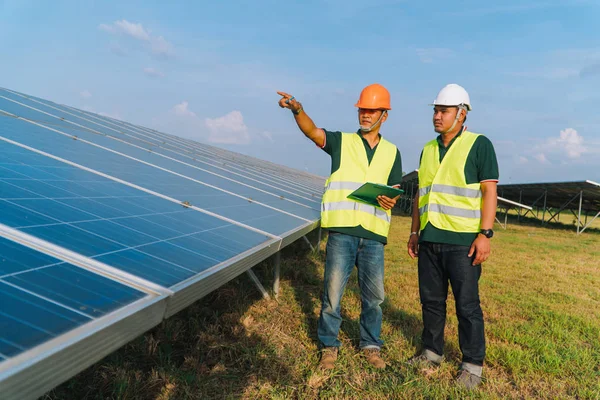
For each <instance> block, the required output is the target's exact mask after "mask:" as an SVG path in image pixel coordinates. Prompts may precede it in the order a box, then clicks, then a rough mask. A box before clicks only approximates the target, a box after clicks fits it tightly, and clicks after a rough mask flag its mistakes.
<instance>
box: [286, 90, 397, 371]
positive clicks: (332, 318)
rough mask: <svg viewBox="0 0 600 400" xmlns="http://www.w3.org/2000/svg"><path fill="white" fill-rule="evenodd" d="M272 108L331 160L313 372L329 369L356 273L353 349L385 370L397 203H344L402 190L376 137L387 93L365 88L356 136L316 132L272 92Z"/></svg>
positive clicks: (385, 146) (389, 154) (386, 148)
mask: <svg viewBox="0 0 600 400" xmlns="http://www.w3.org/2000/svg"><path fill="white" fill-rule="evenodd" d="M277 93H278V94H279V95H280V96H281V99H280V100H279V106H280V107H282V108H288V109H290V110H291V111H292V113H293V115H294V119H295V120H296V124H297V125H298V127H299V128H300V130H301V131H302V132H303V133H304V135H306V137H307V138H309V139H310V140H312V141H313V142H314V143H315V144H316V145H317V146H319V147H320V148H322V149H323V150H324V151H325V152H326V153H327V154H329V155H330V156H331V176H330V177H329V179H327V182H326V190H325V193H324V194H323V201H322V203H321V226H322V227H323V228H327V229H328V230H329V236H328V238H327V252H326V260H325V276H324V285H323V286H324V288H323V297H322V306H321V313H320V316H319V323H318V328H317V336H318V338H319V345H320V347H321V360H320V364H319V365H320V367H321V368H323V369H326V370H330V369H333V368H334V367H335V362H336V360H337V357H338V349H339V347H340V345H341V342H340V340H339V339H338V333H339V330H340V326H341V324H342V316H341V314H340V302H341V299H342V295H343V294H344V288H345V286H346V283H347V282H348V278H349V277H350V274H351V273H352V270H353V269H354V267H355V266H356V267H357V269H358V285H359V287H360V298H361V313H360V343H359V346H360V348H361V353H362V354H363V355H364V356H365V358H366V361H367V362H368V363H369V364H371V365H372V366H373V367H375V368H377V369H383V368H385V366H386V363H385V361H384V360H383V359H382V358H381V356H380V349H381V346H382V345H383V341H382V340H381V338H380V336H381V322H382V310H381V306H380V305H381V303H382V302H383V300H384V297H385V293H384V286H383V275H384V259H383V254H384V251H383V249H384V246H385V244H386V243H387V236H388V232H389V228H390V223H391V220H392V213H391V209H392V208H393V207H394V205H395V204H396V201H397V200H398V197H399V196H398V197H395V198H390V197H387V196H379V197H378V198H377V201H378V203H379V206H375V205H370V204H366V203H359V202H357V201H355V200H352V199H351V198H348V195H349V194H350V193H352V192H353V191H354V190H355V189H358V188H359V187H360V186H362V184H364V183H365V182H367V181H369V182H374V183H379V184H384V185H389V186H395V185H399V184H400V183H401V182H402V160H401V158H400V151H399V150H398V148H397V147H396V146H395V145H394V144H392V143H391V142H389V141H387V140H386V139H385V138H383V137H382V135H381V134H380V129H381V126H382V124H383V123H384V122H385V121H386V120H387V117H388V112H389V111H390V110H391V109H392V108H391V104H390V93H389V91H388V90H387V89H386V88H385V87H383V86H382V85H379V84H376V83H375V84H372V85H369V86H367V87H365V88H364V89H363V90H362V92H361V94H360V97H359V99H358V102H357V103H356V105H355V106H356V108H357V109H358V121H359V123H360V129H358V130H357V131H356V132H350V133H343V132H339V131H333V132H331V131H326V130H324V129H320V128H318V127H317V126H316V125H315V124H314V122H313V121H312V119H311V118H310V117H309V116H308V115H307V114H306V112H305V111H304V109H303V107H302V104H300V102H298V100H296V99H295V97H294V96H292V95H290V94H287V93H285V92H277Z"/></svg>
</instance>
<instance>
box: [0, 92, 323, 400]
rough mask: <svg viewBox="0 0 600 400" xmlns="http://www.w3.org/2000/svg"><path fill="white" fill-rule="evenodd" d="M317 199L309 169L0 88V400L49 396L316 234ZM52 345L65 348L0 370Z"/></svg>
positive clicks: (318, 184)
mask: <svg viewBox="0 0 600 400" xmlns="http://www.w3.org/2000/svg"><path fill="white" fill-rule="evenodd" d="M19 103H21V104H19ZM46 113H47V114H46ZM71 163H73V164H76V165H72V164H71ZM322 192H323V179H320V178H319V177H315V176H313V175H310V174H307V173H304V172H302V171H297V170H293V169H290V168H287V167H283V166H279V165H276V164H272V163H270V162H266V161H261V160H257V159H254V158H252V157H248V156H244V155H241V154H237V153H233V152H229V151H226V150H223V149H219V148H216V147H212V146H209V145H205V144H200V143H197V142H194V141H191V140H188V139H182V138H179V137H176V136H172V135H168V134H164V133H161V132H157V131H153V130H151V129H148V128H144V127H141V126H135V125H132V124H129V123H126V122H122V121H117V120H114V119H112V118H108V117H104V116H99V115H95V114H92V113H89V112H85V111H81V110H77V109H73V108H70V107H67V106H62V105H58V104H56V103H52V102H49V101H47V100H43V99H38V98H35V97H31V96H26V95H22V94H19V93H16V92H12V91H9V90H5V89H2V88H0V228H1V229H2V231H1V232H2V235H6V238H2V237H0V383H2V385H5V386H3V393H8V396H9V397H11V398H12V397H15V398H34V396H40V395H42V394H43V393H44V392H45V391H47V390H49V389H50V388H52V387H53V386H55V385H57V384H58V383H60V382H62V381H64V380H65V379H67V378H68V377H70V376H71V375H72V374H73V373H74V371H80V370H82V369H83V368H85V367H87V366H88V365H90V363H91V362H93V361H95V360H99V359H100V358H101V357H103V356H105V355H107V354H109V352H110V351H112V350H114V349H115V348H117V347H118V346H121V345H123V344H124V343H126V342H127V341H128V340H131V339H133V338H134V337H135V336H136V335H139V334H141V332H144V331H146V330H148V329H150V328H151V327H152V326H155V325H156V324H157V323H158V322H159V321H160V320H161V319H162V318H164V317H165V316H168V315H172V314H173V313H175V312H177V311H179V310H180V309H182V308H184V307H185V306H187V305H189V304H191V303H192V302H193V301H195V300H197V299H198V298H201V297H202V296H203V295H205V294H206V293H208V292H210V291H211V290H214V289H216V288H217V287H219V286H220V285H222V284H224V283H226V282H227V281H229V280H230V279H232V278H233V277H235V276H237V275H238V274H240V273H242V272H244V271H246V270H248V269H249V268H251V267H252V266H254V265H256V263H258V262H260V261H262V260H264V259H266V258H267V257H269V256H270V255H272V254H274V253H275V252H276V251H278V250H279V249H280V248H281V247H282V246H285V245H287V244H288V243H291V241H293V240H295V239H297V238H299V237H301V236H302V235H304V234H306V233H307V232H309V231H310V230H312V229H314V227H315V226H316V223H317V221H318V219H319V217H320V215H319V209H320V200H321V196H322ZM190 205H191V206H190ZM17 231H18V232H17ZM19 235H21V236H19ZM7 238H12V239H13V240H18V241H19V242H20V243H25V244H27V246H32V247H35V250H34V249H31V248H29V247H26V246H24V245H22V244H18V243H16V242H15V241H11V240H9V239H7ZM68 251H71V252H73V253H68ZM48 254H63V255H61V256H60V257H65V259H69V260H77V261H73V262H76V263H77V265H78V266H76V265H72V264H69V263H67V262H64V261H62V260H59V259H56V258H55V257H53V256H51V255H48ZM66 257H68V258H66ZM94 261H97V262H96V263H94ZM92 265H93V271H96V272H91V270H87V269H85V268H84V267H85V266H92ZM102 270H104V271H106V273H110V274H116V275H119V280H120V281H121V280H122V283H119V282H116V281H113V280H110V279H108V278H106V277H105V276H103V275H102V274H104V273H103V272H101V271H102ZM119 270H120V271H123V272H126V273H128V275H127V274H123V275H120V274H119V272H118V271H119ZM111 276H112V275H111ZM142 279H145V280H146V281H148V282H144V281H142ZM127 282H128V283H129V284H130V285H131V286H127ZM149 282H152V283H154V284H157V285H159V286H163V287H166V288H170V289H171V290H170V291H169V290H166V289H164V288H161V287H153V288H152V289H147V287H148V286H151V285H150V283H149ZM134 287H135V288H139V290H137V289H134ZM148 290H149V292H146V291H148ZM146 293H151V294H146ZM158 293H160V294H159V295H158V297H156V296H157V294H158ZM141 299H144V301H141ZM128 305H134V307H129V308H128V307H127V306H128ZM119 311H122V313H119V314H118V315H119V318H122V319H121V320H119V322H118V323H117V322H116V321H117V319H104V320H101V321H98V322H100V323H93V321H95V320H97V319H98V318H101V317H103V316H106V315H107V314H109V313H114V312H119ZM89 322H92V323H90V324H88V323H89ZM77 327H81V330H80V331H81V332H82V336H77V338H76V340H75V339H74V337H73V335H65V333H67V332H69V331H70V330H72V329H74V328H77ZM96 333H97V334H96ZM107 335H114V338H115V340H116V341H107V340H106V338H107V337H108V336H107ZM53 338H57V339H58V340H60V342H61V343H63V344H64V347H61V348H60V349H53V350H56V352H41V353H40V352H39V351H38V352H32V353H28V354H29V355H30V357H29V358H27V359H26V360H25V359H23V362H22V363H21V364H19V366H18V368H15V366H14V365H11V362H10V361H9V362H7V363H4V362H3V361H5V360H6V359H9V358H12V357H14V356H16V355H18V354H19V353H22V352H24V351H27V350H28V349H31V348H33V347H35V346H37V345H39V344H42V343H44V342H47V341H48V340H51V339H53ZM76 344H79V346H77V345H76ZM61 346H62V345H61ZM82 348H86V349H88V348H89V350H90V353H89V354H86V357H81V353H80V352H81V349H82ZM34 353H35V354H34ZM87 355H89V357H87ZM15 361H16V360H15ZM49 367H50V368H49ZM32 377H36V378H35V382H33V381H32ZM4 388H6V389H7V391H4Z"/></svg>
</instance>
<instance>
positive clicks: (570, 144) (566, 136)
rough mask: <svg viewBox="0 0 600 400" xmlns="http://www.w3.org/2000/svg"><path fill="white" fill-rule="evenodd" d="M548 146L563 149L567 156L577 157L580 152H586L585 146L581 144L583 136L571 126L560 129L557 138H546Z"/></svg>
mask: <svg viewBox="0 0 600 400" xmlns="http://www.w3.org/2000/svg"><path fill="white" fill-rule="evenodd" d="M548 146H549V147H550V148H553V149H557V150H562V151H565V152H566V153H567V157H569V158H579V157H580V156H581V154H582V153H585V152H586V148H585V146H584V145H583V137H582V136H580V135H579V134H578V133H577V131H576V130H575V129H573V128H567V129H565V130H562V131H560V136H559V137H558V138H550V139H548Z"/></svg>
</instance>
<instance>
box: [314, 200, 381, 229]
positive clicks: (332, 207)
mask: <svg viewBox="0 0 600 400" xmlns="http://www.w3.org/2000/svg"><path fill="white" fill-rule="evenodd" d="M342 210H352V211H362V212H366V213H369V214H373V215H374V216H375V217H377V218H379V219H381V220H383V221H385V222H387V223H390V222H392V218H391V217H390V216H389V215H388V213H386V212H385V210H382V209H380V208H377V207H375V206H372V205H370V204H364V203H359V202H356V201H352V200H350V199H349V200H348V201H339V202H337V203H322V204H321V211H342Z"/></svg>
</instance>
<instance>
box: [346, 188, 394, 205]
mask: <svg viewBox="0 0 600 400" xmlns="http://www.w3.org/2000/svg"><path fill="white" fill-rule="evenodd" d="M402 193H404V190H402V189H398V188H395V187H392V186H387V185H380V184H378V183H371V182H367V183H365V184H364V185H362V186H361V187H359V188H358V189H356V190H355V191H354V192H352V193H350V194H349V195H348V198H349V199H352V200H356V201H360V202H363V203H367V204H371V205H373V206H377V207H379V203H378V202H377V196H387V197H391V198H394V197H396V196H398V195H401V194H402Z"/></svg>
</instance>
